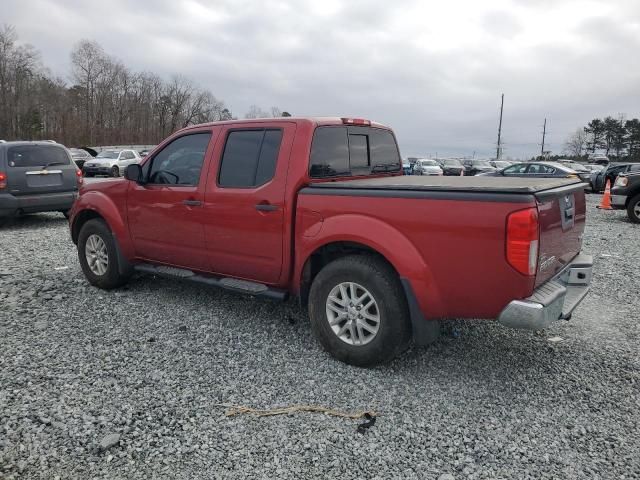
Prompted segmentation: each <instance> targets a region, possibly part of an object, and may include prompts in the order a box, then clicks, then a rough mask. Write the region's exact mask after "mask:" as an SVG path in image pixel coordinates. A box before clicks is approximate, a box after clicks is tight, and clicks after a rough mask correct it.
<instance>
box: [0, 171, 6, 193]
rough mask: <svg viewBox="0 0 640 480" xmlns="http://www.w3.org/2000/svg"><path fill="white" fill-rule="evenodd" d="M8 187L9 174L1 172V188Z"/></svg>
mask: <svg viewBox="0 0 640 480" xmlns="http://www.w3.org/2000/svg"><path fill="white" fill-rule="evenodd" d="M4 188H7V174H6V173H4V172H0V190H2V189H4Z"/></svg>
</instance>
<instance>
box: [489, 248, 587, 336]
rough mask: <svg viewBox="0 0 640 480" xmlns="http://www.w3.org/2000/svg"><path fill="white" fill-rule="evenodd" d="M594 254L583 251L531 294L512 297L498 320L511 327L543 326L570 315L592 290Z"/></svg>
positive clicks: (535, 328) (529, 327)
mask: <svg viewBox="0 0 640 480" xmlns="http://www.w3.org/2000/svg"><path fill="white" fill-rule="evenodd" d="M592 267H593V258H592V257H591V255H583V254H580V255H578V256H577V257H576V258H574V259H573V261H572V262H571V263H570V264H568V265H567V266H566V267H565V268H564V269H563V270H562V271H561V272H560V273H559V274H558V275H556V276H555V277H553V278H552V279H551V280H549V281H547V282H545V283H544V284H542V285H540V286H539V287H538V288H537V289H536V290H535V291H534V292H533V295H531V296H530V297H528V298H525V299H522V300H513V301H512V302H510V303H509V304H508V305H507V306H506V307H505V308H504V310H502V313H500V316H499V317H498V321H499V322H500V323H501V324H503V325H505V326H507V327H511V328H526V329H530V330H541V329H543V328H546V327H548V326H549V325H550V324H551V323H553V322H555V321H556V320H560V319H567V320H568V319H569V318H570V317H571V314H572V312H573V310H574V309H575V308H576V307H577V306H578V305H579V304H580V302H581V301H582V300H583V299H584V297H585V296H586V295H587V293H588V292H589V284H590V283H591V269H592Z"/></svg>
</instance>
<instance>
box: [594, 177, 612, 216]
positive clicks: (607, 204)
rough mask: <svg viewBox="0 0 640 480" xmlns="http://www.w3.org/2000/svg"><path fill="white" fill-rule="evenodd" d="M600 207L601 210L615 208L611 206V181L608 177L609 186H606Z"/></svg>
mask: <svg viewBox="0 0 640 480" xmlns="http://www.w3.org/2000/svg"><path fill="white" fill-rule="evenodd" d="M598 208H599V209H601V210H613V208H611V182H610V181H609V179H607V186H606V187H604V195H603V196H602V202H600V205H598Z"/></svg>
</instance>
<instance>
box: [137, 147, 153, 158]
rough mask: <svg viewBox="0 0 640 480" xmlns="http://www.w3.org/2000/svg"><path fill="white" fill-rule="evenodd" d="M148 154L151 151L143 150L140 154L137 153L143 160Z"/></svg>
mask: <svg viewBox="0 0 640 480" xmlns="http://www.w3.org/2000/svg"><path fill="white" fill-rule="evenodd" d="M149 152H151V150H149V149H146V148H145V149H144V150H140V152H138V153H139V154H140V157H141V158H144V157H146V156H147V155H149Z"/></svg>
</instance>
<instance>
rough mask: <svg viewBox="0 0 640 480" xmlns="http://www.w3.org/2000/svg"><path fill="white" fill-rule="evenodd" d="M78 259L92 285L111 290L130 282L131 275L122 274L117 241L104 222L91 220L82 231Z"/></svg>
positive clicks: (79, 237)
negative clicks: (119, 266)
mask: <svg viewBox="0 0 640 480" xmlns="http://www.w3.org/2000/svg"><path fill="white" fill-rule="evenodd" d="M78 259H79V260H80V266H81V267H82V271H83V272H84V275H85V277H87V280H89V283H91V285H94V286H96V287H99V288H103V289H105V290H110V289H112V288H117V287H119V286H121V285H124V284H125V283H126V282H127V280H129V275H123V274H121V273H120V270H119V268H118V249H117V246H116V241H115V239H114V237H113V234H112V233H111V230H109V227H108V226H107V224H106V223H105V222H104V221H103V220H100V219H93V220H89V221H88V222H87V223H85V224H84V225H83V226H82V228H81V229H80V234H79V235H78Z"/></svg>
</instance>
